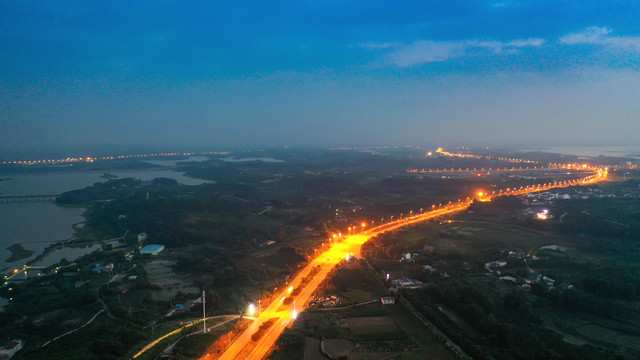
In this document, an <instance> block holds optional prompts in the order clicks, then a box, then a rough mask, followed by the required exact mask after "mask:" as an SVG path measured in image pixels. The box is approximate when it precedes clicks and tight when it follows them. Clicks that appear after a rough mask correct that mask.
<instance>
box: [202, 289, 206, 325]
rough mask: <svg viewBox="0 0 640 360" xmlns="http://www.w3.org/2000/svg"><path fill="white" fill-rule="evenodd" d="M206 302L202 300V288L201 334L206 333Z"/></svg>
mask: <svg viewBox="0 0 640 360" xmlns="http://www.w3.org/2000/svg"><path fill="white" fill-rule="evenodd" d="M205 302H206V300H205V298H204V288H202V332H203V333H204V334H206V333H207V313H206V311H205V306H204V304H205Z"/></svg>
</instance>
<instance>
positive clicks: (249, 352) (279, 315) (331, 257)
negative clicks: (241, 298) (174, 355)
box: [201, 169, 607, 360]
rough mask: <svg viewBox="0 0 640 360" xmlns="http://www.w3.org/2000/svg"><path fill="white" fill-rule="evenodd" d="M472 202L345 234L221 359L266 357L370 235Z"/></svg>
mask: <svg viewBox="0 0 640 360" xmlns="http://www.w3.org/2000/svg"><path fill="white" fill-rule="evenodd" d="M594 171H595V174H593V175H589V176H587V177H584V178H581V179H576V180H567V181H556V182H553V183H545V184H537V185H530V186H526V187H525V186H522V187H520V188H507V189H503V190H499V191H493V192H492V193H491V194H488V193H487V194H484V193H479V194H477V196H476V197H475V199H477V200H480V201H490V200H491V199H492V198H494V197H497V196H505V195H522V194H527V193H530V192H538V191H544V190H549V189H552V188H559V187H568V186H575V185H586V184H590V183H593V182H596V181H600V180H602V179H604V178H605V177H606V175H607V170H606V169H594ZM472 202H473V199H471V198H467V199H466V200H464V201H463V200H458V201H457V202H449V203H448V204H446V205H444V206H443V205H439V206H438V207H437V208H436V206H435V205H433V207H432V210H431V211H427V212H423V213H419V214H416V215H413V216H409V217H406V218H402V219H398V220H395V221H390V222H387V223H384V224H380V225H378V226H376V227H373V228H370V229H368V230H366V231H362V232H361V233H359V234H355V235H351V236H347V237H344V238H343V240H342V241H337V242H334V243H333V244H331V246H330V248H329V249H328V250H327V251H325V252H323V253H321V254H320V255H319V256H317V257H316V258H315V259H314V260H313V261H311V262H310V263H309V264H308V265H306V266H305V267H304V268H303V269H301V270H300V271H299V272H298V273H297V274H296V275H295V277H294V278H293V280H291V281H290V282H289V283H288V285H289V286H290V287H289V288H286V289H284V290H283V291H281V292H280V293H279V294H278V296H277V297H275V300H274V301H273V302H272V303H271V304H269V306H267V307H266V308H265V309H264V310H263V311H262V313H261V314H259V315H258V317H257V319H256V321H254V322H253V323H252V324H251V325H250V326H249V327H248V328H247V329H246V330H245V331H244V332H243V333H242V334H240V335H238V336H237V337H236V339H235V341H234V342H233V343H232V344H231V345H230V346H229V347H228V348H227V350H226V351H225V352H224V353H223V354H222V355H221V356H220V357H219V359H224V360H231V359H256V360H257V359H262V358H264V357H265V356H266V355H267V354H268V353H269V351H270V349H271V348H272V347H273V345H274V344H275V342H276V340H277V339H278V337H279V336H280V335H281V334H282V332H283V331H284V329H285V328H286V327H287V326H288V325H289V324H291V322H292V321H293V320H294V319H295V315H294V310H295V311H297V312H301V311H302V310H303V309H304V307H305V305H306V304H307V302H308V301H309V299H310V297H311V295H312V294H313V293H314V292H315V291H316V289H317V288H318V286H319V285H320V284H321V283H322V282H323V281H324V280H325V279H326V278H327V275H328V274H329V273H330V272H331V270H332V269H333V268H334V267H335V266H336V265H337V264H338V263H339V262H340V261H342V260H343V259H345V258H347V256H359V255H360V247H361V246H362V244H364V243H365V242H366V241H367V240H368V239H369V238H371V237H374V236H376V235H378V234H381V233H385V232H388V231H393V230H396V229H399V228H402V227H405V226H408V225H412V224H416V223H420V222H423V221H426V220H429V219H432V218H435V217H439V216H443V215H448V214H452V213H456V212H459V211H462V210H465V209H466V208H467V207H469V205H470V204H471V203H472ZM316 267H317V269H318V270H317V272H316V273H315V274H314V275H313V276H312V277H311V278H310V280H309V281H308V283H306V284H303V285H302V287H301V290H300V292H299V293H298V294H297V295H295V296H291V289H295V288H297V287H298V286H300V285H301V284H302V282H303V279H304V278H305V277H307V276H308V275H309V274H310V273H311V272H312V270H313V269H314V268H316ZM288 296H291V297H292V299H293V302H292V303H290V304H289V305H285V304H284V302H283V300H284V299H285V298H286V297H288ZM270 319H274V322H273V325H272V326H271V327H269V328H268V329H267V330H266V331H264V332H263V333H262V335H261V336H260V337H259V339H257V341H254V340H252V335H253V334H254V333H256V332H257V331H258V330H259V327H260V325H262V324H263V323H265V322H266V321H268V320H270ZM201 359H202V360H205V359H207V357H206V356H205V357H202V358H201Z"/></svg>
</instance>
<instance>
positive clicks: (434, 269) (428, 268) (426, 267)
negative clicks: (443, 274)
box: [424, 265, 438, 273]
mask: <svg viewBox="0 0 640 360" xmlns="http://www.w3.org/2000/svg"><path fill="white" fill-rule="evenodd" d="M424 270H425V271H428V272H430V273H435V272H437V271H438V269H436V268H434V267H433V266H431V265H425V266H424Z"/></svg>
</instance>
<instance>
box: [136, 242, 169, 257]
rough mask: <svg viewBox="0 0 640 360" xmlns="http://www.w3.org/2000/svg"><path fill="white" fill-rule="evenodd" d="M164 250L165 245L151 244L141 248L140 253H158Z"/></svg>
mask: <svg viewBox="0 0 640 360" xmlns="http://www.w3.org/2000/svg"><path fill="white" fill-rule="evenodd" d="M162 250H164V245H158V244H151V245H147V246H145V247H143V248H142V249H140V255H145V254H147V255H158V254H159V253H160V252H161V251H162Z"/></svg>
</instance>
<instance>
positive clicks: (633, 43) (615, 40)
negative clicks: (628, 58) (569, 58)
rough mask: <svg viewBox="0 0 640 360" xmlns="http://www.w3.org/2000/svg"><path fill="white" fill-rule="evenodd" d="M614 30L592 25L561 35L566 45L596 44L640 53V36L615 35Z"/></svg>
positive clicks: (561, 39)
mask: <svg viewBox="0 0 640 360" xmlns="http://www.w3.org/2000/svg"><path fill="white" fill-rule="evenodd" d="M611 33H613V30H611V29H609V28H606V27H597V26H591V27H588V28H586V29H584V30H582V31H579V32H574V33H570V34H567V35H564V36H562V37H560V43H561V44H566V45H594V46H600V47H603V48H608V49H609V50H614V51H623V52H633V53H640V36H614V35H611Z"/></svg>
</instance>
